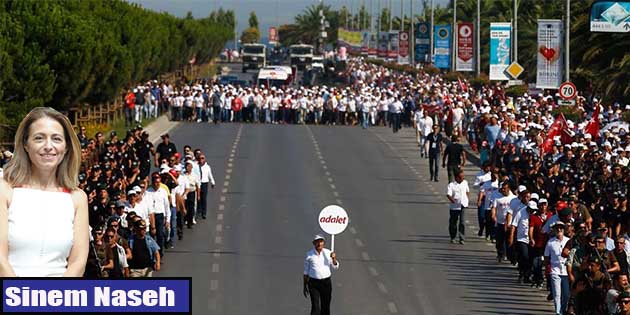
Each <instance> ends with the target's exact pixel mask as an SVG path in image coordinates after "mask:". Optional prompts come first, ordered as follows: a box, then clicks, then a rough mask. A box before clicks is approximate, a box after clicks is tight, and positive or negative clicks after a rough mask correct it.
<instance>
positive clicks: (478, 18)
mask: <svg viewBox="0 0 630 315" xmlns="http://www.w3.org/2000/svg"><path fill="white" fill-rule="evenodd" d="M480 21H481V0H477V30H476V31H477V45H476V46H477V47H476V48H477V56H476V57H477V76H479V75H481V22H480Z"/></svg>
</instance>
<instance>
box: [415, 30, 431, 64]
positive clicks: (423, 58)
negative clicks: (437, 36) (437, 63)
mask: <svg viewBox="0 0 630 315" xmlns="http://www.w3.org/2000/svg"><path fill="white" fill-rule="evenodd" d="M430 35H431V33H429V24H428V23H427V22H421V23H418V24H416V28H415V36H416V38H415V39H416V43H415V47H414V52H415V57H414V58H415V59H416V62H429V60H428V58H429V48H430V47H429V46H430V45H431V39H430V37H429V36H430Z"/></svg>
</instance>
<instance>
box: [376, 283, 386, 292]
mask: <svg viewBox="0 0 630 315" xmlns="http://www.w3.org/2000/svg"><path fill="white" fill-rule="evenodd" d="M376 286H377V287H378V289H379V290H381V292H383V293H385V294H387V288H386V287H385V285H384V284H382V283H381V282H379V281H377V282H376Z"/></svg>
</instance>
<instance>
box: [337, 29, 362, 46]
mask: <svg viewBox="0 0 630 315" xmlns="http://www.w3.org/2000/svg"><path fill="white" fill-rule="evenodd" d="M337 43H338V45H339V46H345V47H347V48H349V49H350V51H352V52H358V51H359V50H360V49H361V45H362V43H363V37H362V34H361V32H358V31H349V30H346V29H344V28H341V27H340V28H338V29H337Z"/></svg>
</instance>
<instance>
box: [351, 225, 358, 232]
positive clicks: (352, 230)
mask: <svg viewBox="0 0 630 315" xmlns="http://www.w3.org/2000/svg"><path fill="white" fill-rule="evenodd" d="M350 233H352V234H357V230H356V229H355V228H354V227H353V226H351V227H350Z"/></svg>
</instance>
